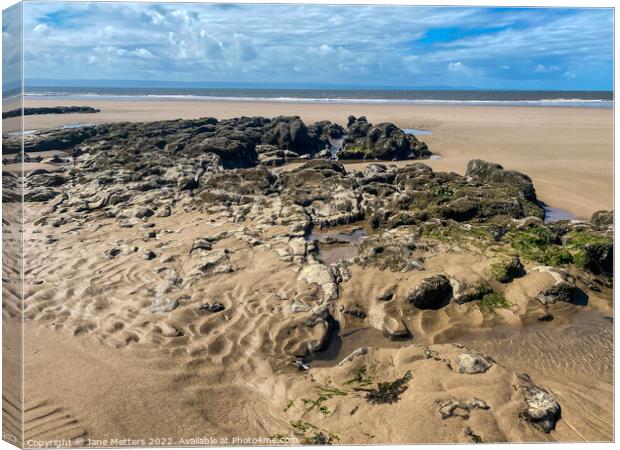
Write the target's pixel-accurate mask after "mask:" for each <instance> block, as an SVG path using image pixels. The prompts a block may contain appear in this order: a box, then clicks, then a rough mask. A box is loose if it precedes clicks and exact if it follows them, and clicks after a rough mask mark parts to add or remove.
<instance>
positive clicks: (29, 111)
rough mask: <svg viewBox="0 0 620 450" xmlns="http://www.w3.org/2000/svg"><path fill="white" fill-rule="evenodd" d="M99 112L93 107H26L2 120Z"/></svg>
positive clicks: (5, 116)
mask: <svg viewBox="0 0 620 450" xmlns="http://www.w3.org/2000/svg"><path fill="white" fill-rule="evenodd" d="M98 112H99V110H98V109H97V108H93V107H91V106H41V107H37V108H33V107H26V108H23V109H12V110H10V111H7V112H3V113H2V118H3V119H6V118H8V117H19V116H21V115H24V116H30V115H35V114H71V113H80V114H93V113H98Z"/></svg>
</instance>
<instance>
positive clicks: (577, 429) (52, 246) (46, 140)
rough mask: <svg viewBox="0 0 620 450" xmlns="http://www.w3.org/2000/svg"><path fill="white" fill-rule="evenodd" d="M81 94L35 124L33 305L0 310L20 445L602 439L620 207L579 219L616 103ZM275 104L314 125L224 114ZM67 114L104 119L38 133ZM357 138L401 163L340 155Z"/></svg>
mask: <svg viewBox="0 0 620 450" xmlns="http://www.w3.org/2000/svg"><path fill="white" fill-rule="evenodd" d="M79 103H80V105H82V104H83V105H88V106H93V107H96V108H99V109H101V112H100V113H94V114H62V115H58V114H45V115H31V116H27V117H25V123H26V129H39V130H40V131H41V133H40V134H33V135H30V137H28V139H30V140H29V141H28V142H27V144H28V145H34V146H35V147H31V148H34V150H33V151H31V152H30V154H29V156H30V157H38V158H39V159H37V162H27V163H26V165H27V166H28V170H27V171H26V172H27V173H26V177H25V187H26V197H25V198H26V203H25V205H26V211H25V215H26V217H25V219H26V226H25V230H24V240H25V246H26V258H25V273H26V281H25V288H26V292H25V295H26V301H25V303H24V310H23V311H21V309H20V308H21V305H20V303H19V298H18V294H17V293H16V292H12V291H11V290H10V289H9V285H8V284H7V286H6V289H5V291H6V293H7V294H9V295H5V296H4V298H3V306H4V308H3V320H4V323H5V332H6V333H7V335H10V334H11V333H13V334H14V333H16V332H17V330H18V327H19V325H18V320H19V318H20V316H21V314H22V313H23V318H24V321H25V333H24V339H25V348H26V352H25V361H24V365H25V369H24V378H25V379H24V384H25V392H26V394H27V395H26V397H27V401H26V402H25V404H24V405H23V411H21V410H20V408H19V404H20V401H19V400H20V399H19V396H20V392H19V390H18V389H17V388H16V386H15V385H11V386H7V387H6V388H5V397H4V399H3V400H4V419H5V421H6V422H7V423H10V424H11V425H12V427H11V428H9V430H12V431H11V432H13V433H16V432H17V431H15V430H18V429H19V420H20V415H21V414H22V413H23V414H24V417H25V429H24V435H25V438H26V440H27V442H29V445H30V446H44V447H49V446H55V445H58V442H59V441H58V440H59V439H60V440H63V439H64V440H65V441H64V442H65V443H66V442H68V443H69V445H83V444H86V445H90V446H103V447H107V446H126V445H133V446H152V445H159V446H161V445H165V446H188V445H203V446H204V445H217V444H220V445H231V444H278V445H279V444H290V443H294V444H296V443H305V444H326V443H330V444H336V443H343V444H344V443H350V444H372V443H394V444H397V443H398V444H404V443H441V442H443V443H456V442H458V443H471V442H505V441H511V442H553V441H564V442H569V441H608V440H611V439H612V438H613V405H612V395H611V394H612V392H613V357H612V356H613V355H612V344H613V320H614V318H613V315H614V311H613V273H612V271H613V269H612V268H611V264H612V263H611V260H612V256H611V255H612V254H613V240H612V236H613V226H612V224H611V220H612V215H611V214H610V213H603V214H599V215H597V216H595V217H593V218H592V219H591V220H590V218H589V216H590V215H591V213H592V212H593V211H596V210H600V209H605V208H610V207H611V201H612V190H611V187H612V180H613V174H612V166H611V163H612V155H613V153H612V147H611V129H612V128H611V127H612V124H611V120H612V112H611V111H607V110H595V109H585V108H580V109H576V108H575V109H571V108H533V107H532V108H517V107H510V108H504V107H502V108H500V107H456V106H441V107H440V106H402V105H400V106H376V105H309V104H283V103H258V102H257V103H243V102H193V101H192V102H190V101H187V102H167V101H153V102H129V101H114V102H112V101H105V102H104V101H80V102H79ZM62 104H66V105H76V102H75V101H74V100H65V101H47V100H46V101H42V100H37V101H32V100H29V101H28V104H27V106H52V105H54V106H56V105H62ZM282 114H289V115H299V116H301V117H302V119H303V120H304V121H305V122H306V123H307V124H308V127H306V125H304V124H302V123H300V121H299V120H298V119H284V118H281V119H277V120H269V119H265V118H256V119H248V118H242V119H238V118H235V117H237V116H243V115H245V116H269V117H272V116H276V115H282ZM350 114H355V115H358V118H357V119H356V120H351V121H350V123H348V124H347V117H348V116H349V115H350ZM359 115H366V117H367V118H368V120H369V121H372V122H375V123H378V122H382V121H392V122H394V123H395V124H397V126H399V127H402V128H416V129H423V130H429V131H431V132H432V134H426V135H424V134H421V135H420V136H419V138H420V140H423V141H424V142H426V144H427V145H428V147H429V148H430V150H431V151H432V152H433V153H435V154H437V155H440V156H441V158H440V159H415V157H417V156H419V155H421V154H422V153H417V154H416V153H415V152H422V151H424V150H425V148H426V147H425V146H424V145H423V143H422V142H419V141H418V140H417V139H415V138H411V137H407V135H405V134H404V133H402V131H400V130H398V128H396V127H394V126H378V127H375V128H373V127H372V125H370V124H369V123H368V122H367V121H365V120H361V119H359ZM208 116H212V117H217V119H218V120H203V121H198V120H196V121H192V120H184V121H176V122H168V123H151V121H155V120H158V121H159V120H168V119H176V118H182V119H192V118H200V117H208ZM227 118H230V120H227ZM12 120H13V119H7V120H6V121H7V122H10V121H12ZM319 120H333V121H334V122H335V123H333V124H329V123H326V122H324V123H323V125H321V127H319V128H316V127H314V125H312V122H314V121H319ZM118 122H134V123H130V124H127V123H118ZM135 122H145V123H135ZM80 123H81V124H92V123H109V124H111V125H109V126H107V127H102V128H101V129H99V130H96V131H95V130H94V129H93V128H92V127H85V128H73V127H70V128H68V129H63V130H60V131H58V130H47V131H45V130H44V129H48V128H55V127H59V126H62V125H67V124H80ZM337 124H341V125H344V126H345V127H346V129H345V128H344V127H340V126H339V125H337ZM300 127H301V128H303V129H306V130H307V134H306V135H305V136H306V138H307V139H306V141H303V142H302V144H299V142H298V141H296V140H294V139H293V138H292V136H293V134H294V133H295V130H299V129H300ZM345 130H346V131H345ZM368 130H375V131H373V133H377V134H379V135H380V138H379V140H378V141H374V142H387V143H391V144H394V143H395V142H400V144H398V145H401V147H398V148H402V146H403V145H406V149H407V150H408V151H410V152H411V153H408V154H409V155H413V156H412V157H410V158H408V159H403V160H399V161H394V162H393V164H392V161H389V163H388V164H386V165H383V164H373V161H369V160H366V161H360V160H357V161H345V163H341V162H337V161H335V160H332V159H330V158H329V152H328V151H327V150H325V148H326V147H325V146H326V143H329V144H331V140H330V139H331V137H332V136H331V134H329V133H338V132H341V133H345V132H346V136H348V137H349V139H351V141H350V143H353V144H357V143H364V142H370V141H365V139H366V138H367V136H368V135H370V134H371V132H370V131H368ZM88 133H91V134H88ZM390 133H394V134H390ZM394 136H397V137H400V140H398V139H399V138H395V137H394ZM11 139H14V137H9V138H7V141H6V144H7V145H13V144H12V142H13V141H11ZM342 139H343V140H344V139H345V138H342ZM67 142H69V143H72V144H70V145H69V146H67V145H66V143H67ZM20 145H21V144H20ZM37 145H38V146H39V147H36V146H37ZM276 145H280V147H276ZM374 145H375V146H374V147H373V148H372V151H381V149H382V148H384V147H382V145H383V144H381V145H380V144H374ZM59 146H60V147H62V149H59ZM390 148H392V147H390ZM585 148H587V149H588V150H587V151H586V150H584V149H585ZM293 150H297V151H302V152H308V150H310V151H309V152H308V153H304V154H300V153H295V152H294V151H293ZM341 150H342V151H346V150H347V147H344V148H342V149H341ZM321 153H323V154H321ZM277 154H283V155H286V154H292V155H294V156H291V157H290V158H291V160H292V162H287V161H286V159H283V160H282V161H280V162H279V163H278V164H279V165H276V164H275V163H270V162H269V161H270V160H269V159H266V158H265V156H269V155H277ZM416 155H417V156H416ZM11 157H13V156H12V155H5V158H7V160H6V161H7V164H6V165H5V169H6V170H5V172H3V176H4V179H3V183H4V184H5V186H6V187H8V188H9V189H10V188H11V187H13V188H15V187H16V186H17V179H16V177H15V175H12V174H11V173H10V169H11V168H16V167H18V166H19V163H16V162H15V160H14V159H9V158H11ZM13 158H14V157H13ZM412 158H413V159H412ZM479 158H480V159H484V160H487V161H490V162H485V161H480V160H478V161H474V162H473V163H470V161H471V160H474V159H479ZM276 159H277V158H276ZM271 161H272V160H271ZM420 162H421V163H422V164H419V163H420ZM492 162H496V163H501V164H502V165H504V168H501V167H499V166H497V165H495V164H492ZM429 166H430V167H429ZM515 169H516V170H519V171H522V172H523V173H524V174H526V175H527V176H530V177H531V180H530V178H528V177H527V176H526V175H523V174H520V173H518V172H514V171H513V170H515ZM567 174H572V175H571V176H568V175H567ZM586 186H588V187H587V188H586ZM534 188H535V192H534ZM8 200H11V199H10V198H9V199H8ZM539 200H542V201H544V202H545V203H547V204H548V205H551V206H553V207H558V208H563V209H566V210H569V211H571V212H573V213H574V214H575V215H576V216H577V217H580V218H584V219H586V221H585V222H583V223H581V222H570V221H567V222H561V223H559V224H555V223H546V222H544V221H543V218H544V209H543V208H542V206H541V204H540V202H539ZM5 219H6V221H7V223H9V222H14V221H15V218H11V217H9V216H7V217H6V218H5ZM7 230H8V227H7ZM5 233H7V234H6V235H5V241H6V242H8V243H11V242H12V243H13V244H14V243H15V242H16V241H15V240H14V236H11V235H9V234H8V231H6V232H5ZM12 239H13V240H12ZM5 248H8V247H7V246H5ZM5 258H7V261H9V260H10V261H11V262H12V263H13V264H15V260H14V259H15V258H14V256H13V257H12V258H13V259H10V258H11V255H9V254H7V255H5ZM5 342H6V343H5V352H6V354H7V355H8V354H14V353H15V351H16V349H17V348H19V345H18V344H19V342H15V341H11V340H10V339H7V340H5ZM9 344H11V345H9ZM16 370H17V367H16V366H15V365H14V366H7V367H6V369H5V373H13V372H15V371H16ZM567 375H569V377H570V381H567V379H566V378H567ZM179 417H182V418H183V419H182V421H181V420H179V419H178V418H179ZM153 429H157V430H158V432H159V433H160V435H159V436H153ZM123 439H126V441H124V440H123ZM61 442H63V441H61ZM65 446H67V445H65Z"/></svg>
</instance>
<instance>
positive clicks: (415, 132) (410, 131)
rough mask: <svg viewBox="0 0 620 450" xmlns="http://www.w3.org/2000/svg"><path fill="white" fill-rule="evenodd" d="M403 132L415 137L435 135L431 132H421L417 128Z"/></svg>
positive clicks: (406, 129) (404, 129)
mask: <svg viewBox="0 0 620 450" xmlns="http://www.w3.org/2000/svg"><path fill="white" fill-rule="evenodd" d="M402 130H403V132H404V133H405V134H413V135H415V136H424V135H429V134H433V132H432V131H431V130H419V129H417V128H402Z"/></svg>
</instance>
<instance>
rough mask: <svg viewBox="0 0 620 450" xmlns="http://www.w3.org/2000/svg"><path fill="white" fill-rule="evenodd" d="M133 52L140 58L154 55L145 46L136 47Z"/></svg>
mask: <svg viewBox="0 0 620 450" xmlns="http://www.w3.org/2000/svg"><path fill="white" fill-rule="evenodd" d="M134 54H135V55H136V56H139V57H140V58H154V57H155V55H153V54H152V53H151V52H150V51H148V50H147V49H145V48H137V49H135V50H134Z"/></svg>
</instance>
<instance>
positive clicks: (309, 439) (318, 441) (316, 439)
mask: <svg viewBox="0 0 620 450" xmlns="http://www.w3.org/2000/svg"><path fill="white" fill-rule="evenodd" d="M291 426H292V427H293V429H294V430H295V431H294V432H293V433H294V434H295V435H296V436H298V437H300V438H302V440H301V443H302V444H306V445H332V444H333V443H334V441H339V440H340V438H339V437H338V435H337V434H333V433H330V432H328V431H326V430H321V429H319V427H317V426H315V425H312V424H311V423H310V422H305V421H303V420H296V421H294V422H291ZM311 430H314V434H312V435H309V436H306V433H308V431H311Z"/></svg>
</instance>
